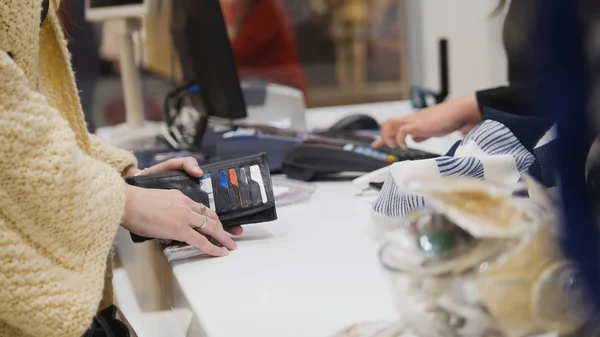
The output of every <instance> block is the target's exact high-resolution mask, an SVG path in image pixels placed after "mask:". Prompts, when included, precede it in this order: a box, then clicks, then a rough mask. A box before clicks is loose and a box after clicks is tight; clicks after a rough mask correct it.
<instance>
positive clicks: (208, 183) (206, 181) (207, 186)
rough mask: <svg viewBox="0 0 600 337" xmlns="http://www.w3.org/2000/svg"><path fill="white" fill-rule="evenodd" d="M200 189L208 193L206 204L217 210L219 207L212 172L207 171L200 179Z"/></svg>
mask: <svg viewBox="0 0 600 337" xmlns="http://www.w3.org/2000/svg"><path fill="white" fill-rule="evenodd" d="M200 190H202V191H203V192H204V193H206V194H208V205H206V206H208V207H209V208H210V209H212V210H213V211H216V210H217V208H216V207H215V194H214V192H213V187H212V179H211V176H210V173H205V174H204V175H203V176H202V178H201V179H200Z"/></svg>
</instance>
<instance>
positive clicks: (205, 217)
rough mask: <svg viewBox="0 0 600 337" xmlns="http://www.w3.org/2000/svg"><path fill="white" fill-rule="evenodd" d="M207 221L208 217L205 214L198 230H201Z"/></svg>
mask: <svg viewBox="0 0 600 337" xmlns="http://www.w3.org/2000/svg"><path fill="white" fill-rule="evenodd" d="M207 223H208V217H207V216H206V215H205V216H204V223H203V224H202V225H201V226H200V227H198V230H201V229H202V228H204V226H206V224H207Z"/></svg>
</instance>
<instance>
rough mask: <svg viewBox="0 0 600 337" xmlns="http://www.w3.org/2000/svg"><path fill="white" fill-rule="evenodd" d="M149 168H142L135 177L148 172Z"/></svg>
mask: <svg viewBox="0 0 600 337" xmlns="http://www.w3.org/2000/svg"><path fill="white" fill-rule="evenodd" d="M147 169H148V168H147V167H146V168H145V169H143V170H141V171H140V172H138V173H136V174H134V175H133V176H134V177H137V176H139V175H140V174H142V173H144V172H146V170H147Z"/></svg>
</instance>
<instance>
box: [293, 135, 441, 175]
mask: <svg viewBox="0 0 600 337" xmlns="http://www.w3.org/2000/svg"><path fill="white" fill-rule="evenodd" d="M435 157H438V155H436V154H433V153H429V152H425V151H420V150H416V149H375V148H372V147H371V146H370V145H369V144H364V143H358V142H351V141H347V140H341V139H329V138H322V137H318V136H313V137H310V138H308V139H306V140H304V141H303V142H302V143H300V144H298V145H296V146H294V147H293V148H292V149H291V150H290V151H289V152H288V153H287V154H286V155H285V157H284V158H283V172H284V173H285V174H286V175H287V176H288V177H290V178H292V179H298V180H304V181H310V180H313V179H315V178H318V177H321V176H323V175H329V174H334V173H340V172H360V173H365V172H371V171H375V170H378V169H380V168H382V167H385V166H388V165H390V164H393V163H395V162H398V161H404V160H420V159H430V158H435Z"/></svg>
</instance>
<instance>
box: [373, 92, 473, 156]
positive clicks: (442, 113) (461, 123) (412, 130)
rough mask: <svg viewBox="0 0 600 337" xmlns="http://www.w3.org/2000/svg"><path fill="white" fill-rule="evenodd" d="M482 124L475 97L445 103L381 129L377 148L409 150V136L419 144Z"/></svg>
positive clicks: (398, 118)
mask: <svg viewBox="0 0 600 337" xmlns="http://www.w3.org/2000/svg"><path fill="white" fill-rule="evenodd" d="M479 122H481V113H480V112H479V106H478V105H477V99H476V97H475V94H474V93H473V94H470V95H467V96H464V97H461V98H458V99H455V100H452V101H448V102H444V103H441V104H438V105H436V106H433V107H429V108H427V109H423V110H420V111H417V112H416V113H414V114H412V115H409V116H404V117H396V118H391V119H389V120H387V121H385V122H384V123H383V124H382V125H381V139H379V140H377V141H376V142H375V143H373V146H374V147H382V146H388V147H391V148H394V147H403V148H406V136H408V135H411V136H412V138H413V140H414V141H416V142H422V141H425V140H427V139H429V138H431V137H440V136H445V135H447V134H449V133H452V132H454V131H457V130H463V131H468V130H470V129H471V128H472V127H473V126H475V125H476V124H477V123H479Z"/></svg>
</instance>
